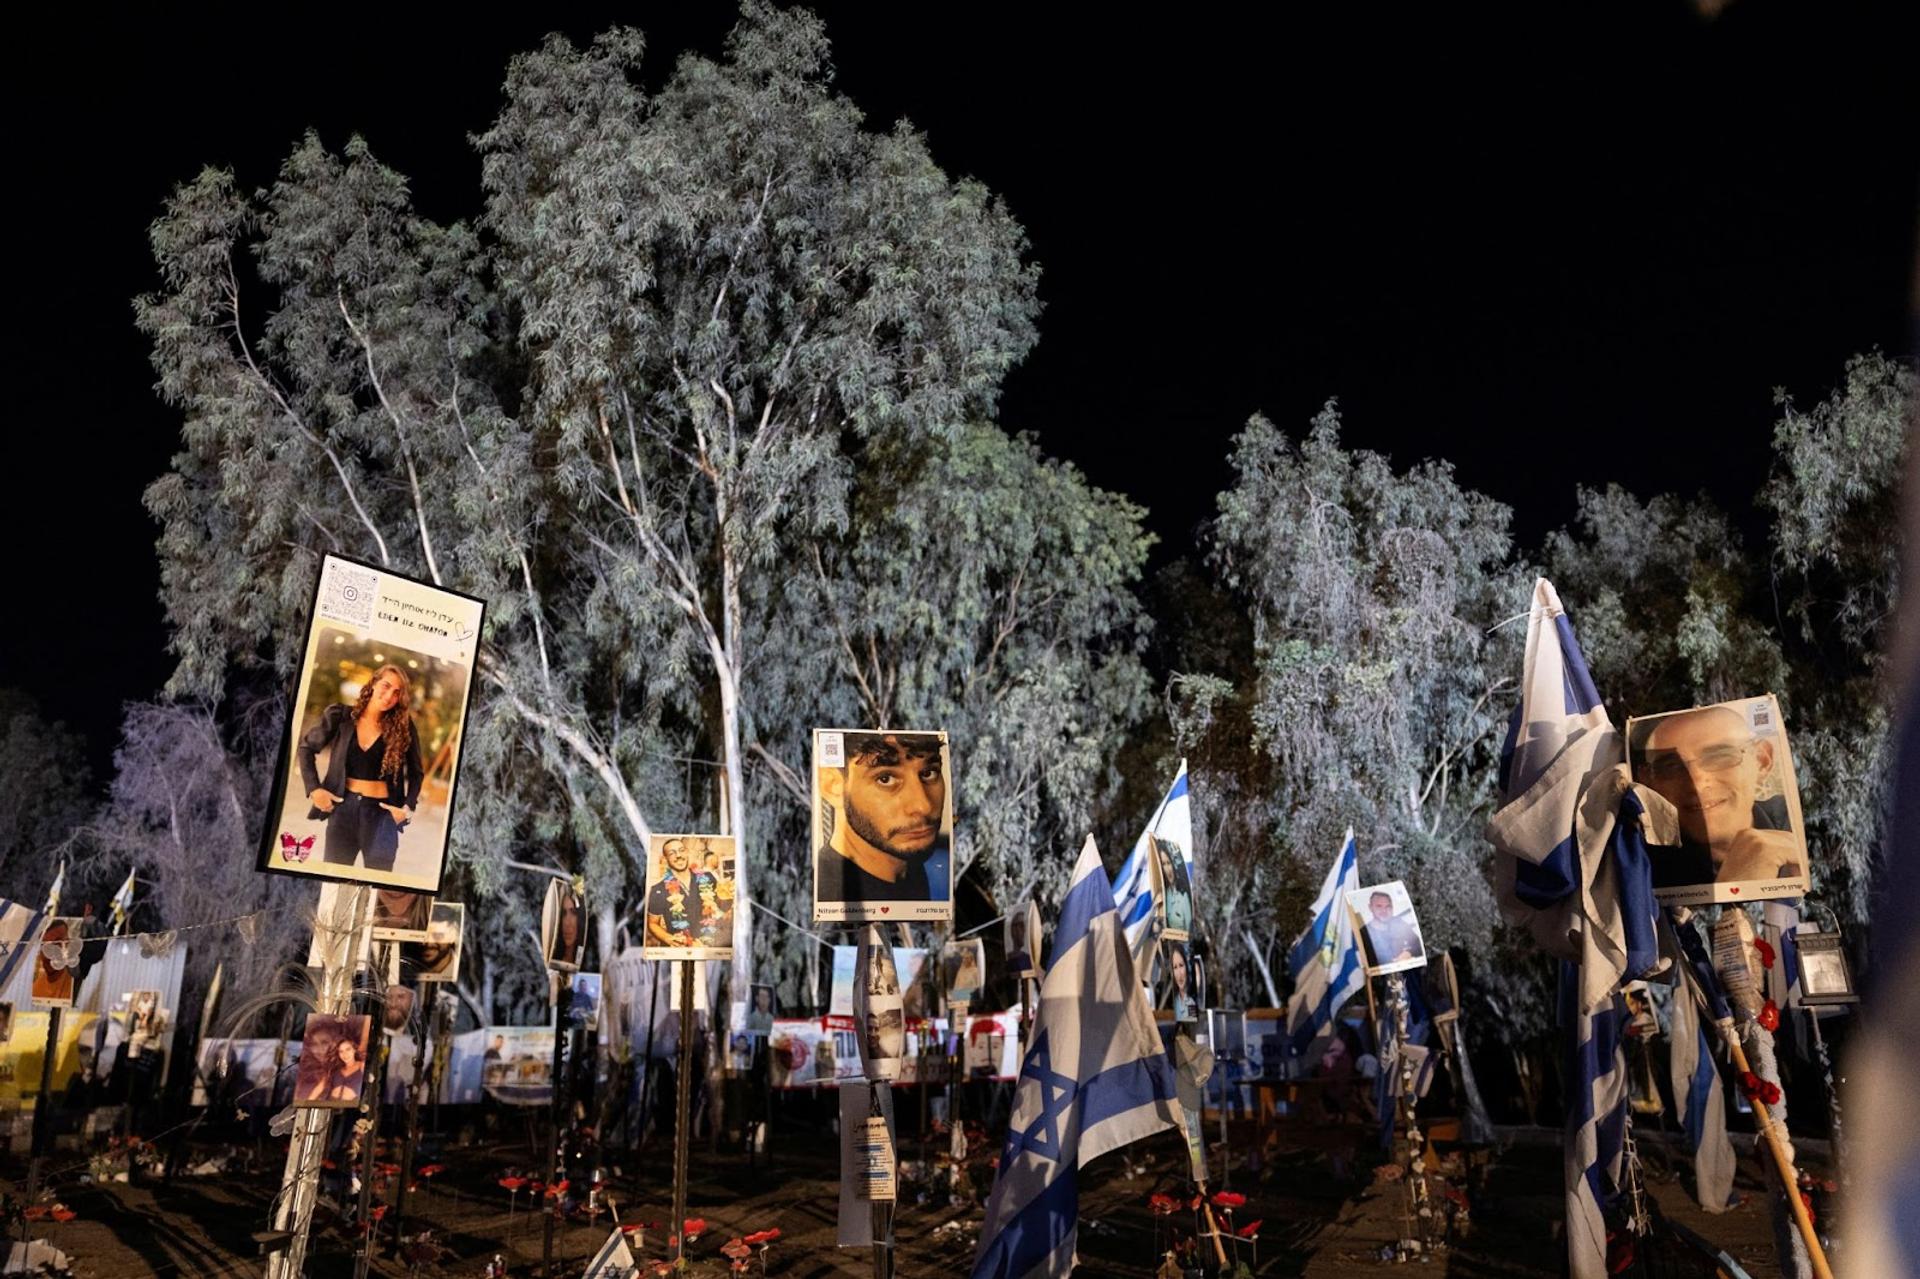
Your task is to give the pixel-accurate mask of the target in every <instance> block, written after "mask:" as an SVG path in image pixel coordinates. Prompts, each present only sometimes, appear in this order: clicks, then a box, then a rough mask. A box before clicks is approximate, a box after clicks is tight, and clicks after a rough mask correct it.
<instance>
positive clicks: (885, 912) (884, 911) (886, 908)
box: [880, 906, 893, 915]
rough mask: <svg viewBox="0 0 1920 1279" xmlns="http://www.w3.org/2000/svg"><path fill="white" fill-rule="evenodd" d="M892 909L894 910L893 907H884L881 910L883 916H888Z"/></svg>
mask: <svg viewBox="0 0 1920 1279" xmlns="http://www.w3.org/2000/svg"><path fill="white" fill-rule="evenodd" d="M892 909H893V907H891V906H882V907H881V908H880V913H881V914H882V915H885V914H887V913H888V912H889V911H891V910H892Z"/></svg>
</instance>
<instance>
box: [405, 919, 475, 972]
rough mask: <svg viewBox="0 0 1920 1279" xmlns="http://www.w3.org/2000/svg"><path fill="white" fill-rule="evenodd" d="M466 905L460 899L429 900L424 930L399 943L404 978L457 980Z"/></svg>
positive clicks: (464, 933) (465, 924) (464, 930)
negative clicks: (422, 935) (429, 911)
mask: <svg viewBox="0 0 1920 1279" xmlns="http://www.w3.org/2000/svg"><path fill="white" fill-rule="evenodd" d="M466 928H467V908H466V906H465V905H463V904H462V903H460V902H442V901H436V902H434V903H433V912H432V914H430V915H429V916H428V918H427V934H426V937H425V938H424V939H423V940H420V941H403V942H401V943H400V975H401V977H402V978H403V979H405V980H407V981H458V980H460V947H461V943H462V940H463V939H464V937H465V935H466Z"/></svg>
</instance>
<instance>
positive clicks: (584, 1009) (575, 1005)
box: [567, 973, 600, 1030]
mask: <svg viewBox="0 0 1920 1279" xmlns="http://www.w3.org/2000/svg"><path fill="white" fill-rule="evenodd" d="M567 1021H568V1022H569V1023H570V1024H572V1025H574V1026H577V1027H579V1028H580V1029H581V1030H598V1029H599V1028H600V974H599V973H575V974H573V978H572V981H571V982H570V984H569V986H568V990H567Z"/></svg>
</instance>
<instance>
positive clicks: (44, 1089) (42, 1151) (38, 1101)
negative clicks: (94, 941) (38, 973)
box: [27, 956, 62, 1204]
mask: <svg viewBox="0 0 1920 1279" xmlns="http://www.w3.org/2000/svg"><path fill="white" fill-rule="evenodd" d="M34 962H36V963H38V962H39V959H38V957H37V956H36V957H35V959H34ZM61 1011H62V1010H61V1009H58V1008H49V1009H48V1010H47V1042H46V1044H45V1045H44V1046H43V1047H42V1048H41V1049H40V1093H39V1095H38V1096H36V1097H35V1098H34V1099H33V1153H32V1158H31V1160H30V1162H29V1163H28V1164H27V1203H29V1204H31V1203H33V1201H34V1200H35V1199H36V1198H37V1197H38V1196H39V1193H40V1168H41V1165H42V1164H43V1163H45V1162H46V1157H47V1143H48V1140H49V1139H50V1137H51V1135H52V1130H53V1101H52V1093H53V1063H54V1058H55V1057H56V1056H58V1055H59V1052H60V1013H61Z"/></svg>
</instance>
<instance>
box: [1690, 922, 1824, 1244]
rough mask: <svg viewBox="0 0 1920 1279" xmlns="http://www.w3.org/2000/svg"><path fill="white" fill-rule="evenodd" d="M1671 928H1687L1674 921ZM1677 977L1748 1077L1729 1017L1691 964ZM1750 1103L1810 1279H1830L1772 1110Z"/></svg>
mask: <svg viewBox="0 0 1920 1279" xmlns="http://www.w3.org/2000/svg"><path fill="white" fill-rule="evenodd" d="M1672 922H1673V926H1674V927H1675V928H1676V929H1678V928H1684V927H1691V926H1692V925H1691V924H1683V923H1682V922H1681V921H1680V920H1679V919H1677V918H1676V919H1674V920H1673V921H1672ZM1680 975H1681V977H1682V979H1683V980H1685V981H1686V983H1687V990H1688V992H1689V993H1690V994H1691V996H1692V998H1693V999H1694V1001H1695V1002H1696V1003H1697V1004H1698V1005H1699V1006H1700V1008H1701V1010H1702V1011H1703V1012H1704V1013H1706V1014H1707V1016H1708V1017H1709V1018H1710V1019H1711V1020H1712V1021H1713V1024H1714V1025H1715V1026H1716V1027H1717V1028H1718V1029H1719V1031H1720V1038H1721V1040H1722V1041H1723V1042H1724V1043H1725V1044H1726V1046H1727V1056H1728V1058H1729V1059H1730V1060H1731V1061H1732V1062H1733V1068H1734V1069H1735V1070H1737V1071H1739V1072H1740V1074H1741V1075H1742V1076H1743V1077H1744V1076H1746V1075H1749V1074H1752V1073H1753V1071H1752V1068H1751V1067H1750V1066H1748V1065H1747V1051H1746V1049H1745V1048H1744V1047H1743V1046H1742V1045H1741V1043H1740V1035H1739V1032H1738V1031H1736V1030H1735V1029H1734V1027H1733V1021H1732V1019H1731V1018H1725V1019H1722V1018H1715V1017H1713V1007H1712V1005H1711V1004H1709V1003H1708V1001H1707V998H1706V994H1705V992H1704V991H1702V990H1701V989H1700V976H1699V974H1698V973H1696V972H1694V971H1693V966H1692V965H1691V964H1681V965H1680ZM1752 1100H1753V1121H1754V1124H1755V1126H1756V1127H1758V1128H1759V1129H1760V1136H1761V1139H1762V1140H1763V1141H1764V1142H1765V1143H1766V1147H1767V1149H1768V1151H1769V1152H1771V1153H1772V1155H1773V1163H1774V1168H1775V1170H1776V1171H1777V1172H1778V1173H1779V1174H1780V1188H1781V1190H1782V1192H1783V1193H1784V1194H1785V1195H1786V1196H1787V1207H1788V1208H1789V1209H1790V1210H1791V1211H1792V1212H1793V1222H1794V1225H1795V1226H1797V1227H1798V1228H1799V1230H1800V1241H1801V1242H1802V1243H1804V1244H1805V1245H1806V1248H1807V1259H1808V1261H1810V1262H1811V1263H1812V1264H1813V1273H1814V1279H1833V1268H1832V1267H1831V1266H1829V1265H1828V1264H1827V1254H1826V1250H1825V1249H1824V1248H1822V1247H1821V1246H1820V1236H1819V1235H1818V1234H1817V1233H1815V1231H1814V1228H1813V1217H1812V1215H1811V1214H1809V1213H1808V1212H1807V1204H1806V1201H1805V1200H1804V1199H1802V1198H1801V1197H1800V1174H1799V1173H1798V1172H1797V1171H1795V1169H1794V1166H1793V1159H1792V1157H1791V1156H1789V1155H1788V1154H1787V1148H1786V1143H1785V1141H1784V1140H1783V1139H1782V1137H1781V1135H1780V1130H1779V1127H1778V1126H1777V1125H1776V1124H1775V1123H1774V1122H1773V1111H1772V1109H1771V1108H1770V1107H1769V1106H1768V1105H1767V1103H1766V1102H1765V1101H1764V1100H1763V1099H1760V1098H1754V1099H1752Z"/></svg>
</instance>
